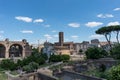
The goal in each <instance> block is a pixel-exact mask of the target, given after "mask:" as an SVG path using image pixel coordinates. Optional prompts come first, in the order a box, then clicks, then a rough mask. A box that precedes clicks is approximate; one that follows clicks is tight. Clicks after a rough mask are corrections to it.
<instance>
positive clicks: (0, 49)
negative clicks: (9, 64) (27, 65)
mask: <svg viewBox="0 0 120 80" xmlns="http://www.w3.org/2000/svg"><path fill="white" fill-rule="evenodd" d="M5 53H6V48H5V46H4V45H3V44H0V58H5Z"/></svg>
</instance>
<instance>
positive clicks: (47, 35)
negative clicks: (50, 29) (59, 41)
mask: <svg viewBox="0 0 120 80" xmlns="http://www.w3.org/2000/svg"><path fill="white" fill-rule="evenodd" d="M44 37H45V38H47V39H48V40H50V39H52V36H51V35H49V34H45V35H44Z"/></svg>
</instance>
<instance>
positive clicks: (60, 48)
mask: <svg viewBox="0 0 120 80" xmlns="http://www.w3.org/2000/svg"><path fill="white" fill-rule="evenodd" d="M43 50H44V53H47V54H51V53H54V54H68V55H73V54H74V53H75V50H74V43H73V42H64V33H63V32H59V42H55V43H54V44H52V43H49V42H45V43H44V49H43Z"/></svg>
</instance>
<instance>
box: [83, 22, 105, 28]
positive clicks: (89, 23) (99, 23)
mask: <svg viewBox="0 0 120 80" xmlns="http://www.w3.org/2000/svg"><path fill="white" fill-rule="evenodd" d="M85 25H86V26H87V27H91V28H93V27H97V26H100V25H103V23H102V22H88V23H86V24H85Z"/></svg>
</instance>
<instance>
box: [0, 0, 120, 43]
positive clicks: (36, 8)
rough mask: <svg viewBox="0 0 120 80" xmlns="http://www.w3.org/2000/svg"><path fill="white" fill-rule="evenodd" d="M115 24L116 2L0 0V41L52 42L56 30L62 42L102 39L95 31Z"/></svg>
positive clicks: (118, 19)
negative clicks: (62, 33) (63, 40)
mask: <svg viewBox="0 0 120 80" xmlns="http://www.w3.org/2000/svg"><path fill="white" fill-rule="evenodd" d="M118 24H120V0H0V40H4V39H5V38H9V39H10V40H22V39H27V40H28V41H29V42H30V43H36V42H37V41H38V40H39V41H40V43H42V42H44V41H46V40H48V41H50V42H56V41H58V32H59V31H63V32H64V35H65V41H74V42H82V41H84V40H85V41H89V40H91V39H95V38H98V39H100V40H105V38H104V36H101V35H96V34H95V30H97V29H98V28H100V27H102V26H106V25H118ZM112 40H114V38H113V39H112Z"/></svg>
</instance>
